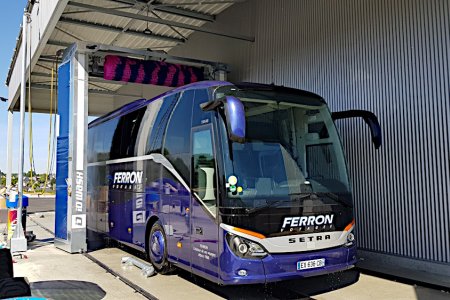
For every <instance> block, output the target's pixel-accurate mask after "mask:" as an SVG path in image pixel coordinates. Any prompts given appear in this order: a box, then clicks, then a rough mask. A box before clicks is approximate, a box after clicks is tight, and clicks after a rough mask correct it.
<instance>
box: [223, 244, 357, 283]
mask: <svg viewBox="0 0 450 300" xmlns="http://www.w3.org/2000/svg"><path fill="white" fill-rule="evenodd" d="M227 250H228V249H227ZM228 251H229V250H228ZM228 251H226V252H228ZM227 254H228V255H227ZM227 254H226V255H227V256H228V263H227V267H226V268H224V269H223V271H222V274H221V280H220V283H221V284H224V285H228V284H255V283H269V282H275V281H281V280H289V279H298V278H302V277H312V276H319V275H324V274H330V273H335V272H339V271H345V270H348V269H351V268H353V267H354V265H355V263H356V260H357V259H356V246H352V247H345V246H342V247H339V248H333V249H326V250H321V251H314V252H307V253H291V254H289V253H288V254H269V255H268V256H267V257H265V258H263V259H259V260H257V259H242V258H238V257H236V256H235V255H233V254H232V253H230V252H228V253H227ZM320 258H324V259H325V266H324V267H320V268H314V269H307V270H297V262H299V261H305V260H313V259H320ZM242 270H245V273H246V275H239V273H241V274H242V273H243V272H242ZM239 271H241V272H239Z"/></svg>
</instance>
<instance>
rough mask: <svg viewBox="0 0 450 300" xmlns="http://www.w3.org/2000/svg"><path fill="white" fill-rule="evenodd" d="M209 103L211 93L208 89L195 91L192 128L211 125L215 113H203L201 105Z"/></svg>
mask: <svg viewBox="0 0 450 300" xmlns="http://www.w3.org/2000/svg"><path fill="white" fill-rule="evenodd" d="M208 101H209V92H208V90H206V89H202V90H195V95H194V106H193V108H192V112H193V113H192V114H193V115H192V127H196V126H199V125H204V124H209V123H211V117H212V114H213V112H211V111H203V110H202V109H201V108H200V104H202V103H206V102H208Z"/></svg>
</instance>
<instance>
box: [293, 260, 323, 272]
mask: <svg viewBox="0 0 450 300" xmlns="http://www.w3.org/2000/svg"><path fill="white" fill-rule="evenodd" d="M324 266H325V258H319V259H313V260H304V261H298V262H297V270H307V269H315V268H320V267H324Z"/></svg>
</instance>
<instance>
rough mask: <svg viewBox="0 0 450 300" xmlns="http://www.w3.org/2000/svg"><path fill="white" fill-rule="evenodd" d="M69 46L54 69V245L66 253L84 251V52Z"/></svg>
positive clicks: (85, 56) (86, 65) (86, 98)
mask: <svg viewBox="0 0 450 300" xmlns="http://www.w3.org/2000/svg"><path fill="white" fill-rule="evenodd" d="M84 49H85V48H84V46H83V45H81V44H74V45H73V46H71V47H69V48H68V49H67V50H66V52H65V54H64V58H63V62H62V64H61V65H60V67H59V69H58V114H59V117H60V124H59V136H58V141H57V170H56V199H55V246H56V247H58V248H60V249H63V250H65V251H67V252H69V253H77V252H83V251H86V249H87V245H86V198H87V191H86V190H87V184H86V170H87V157H86V152H87V151H86V146H87V127H88V80H89V78H88V72H87V70H88V61H89V60H88V54H87V53H86V52H85V51H84Z"/></svg>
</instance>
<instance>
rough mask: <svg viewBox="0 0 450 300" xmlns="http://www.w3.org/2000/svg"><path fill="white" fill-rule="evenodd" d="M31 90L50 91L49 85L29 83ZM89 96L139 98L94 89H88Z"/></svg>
mask: <svg viewBox="0 0 450 300" xmlns="http://www.w3.org/2000/svg"><path fill="white" fill-rule="evenodd" d="M31 88H32V89H37V90H50V85H46V84H39V83H31ZM88 92H89V93H90V94H96V95H109V96H119V97H131V98H136V99H137V98H139V95H132V94H120V93H117V92H115V91H105V90H95V89H89V91H88Z"/></svg>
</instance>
